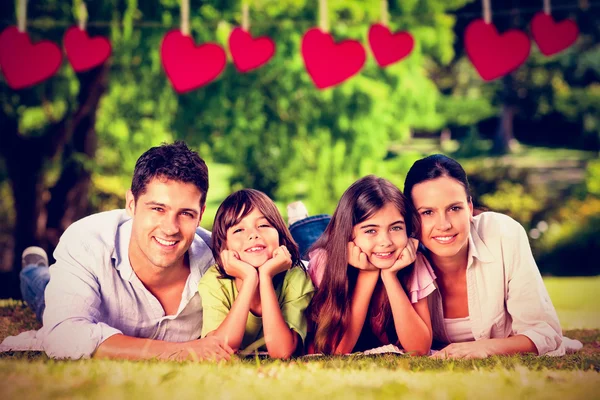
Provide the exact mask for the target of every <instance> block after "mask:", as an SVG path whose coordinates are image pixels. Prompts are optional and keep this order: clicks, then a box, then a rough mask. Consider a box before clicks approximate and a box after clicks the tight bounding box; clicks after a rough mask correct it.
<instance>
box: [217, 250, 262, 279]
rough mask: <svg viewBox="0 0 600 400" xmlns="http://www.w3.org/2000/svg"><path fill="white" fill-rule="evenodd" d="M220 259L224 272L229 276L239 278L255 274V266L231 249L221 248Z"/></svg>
mask: <svg viewBox="0 0 600 400" xmlns="http://www.w3.org/2000/svg"><path fill="white" fill-rule="evenodd" d="M221 261H222V262H223V267H224V268H225V272H226V273H227V275H229V276H233V277H234V278H238V279H241V280H245V279H248V277H250V276H252V275H257V274H258V273H257V272H256V268H254V267H253V266H252V265H250V264H248V263H247V262H244V261H242V260H241V259H240V255H239V254H238V253H237V252H235V251H232V250H223V251H222V252H221Z"/></svg>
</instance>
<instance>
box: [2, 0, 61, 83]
mask: <svg viewBox="0 0 600 400" xmlns="http://www.w3.org/2000/svg"><path fill="white" fill-rule="evenodd" d="M61 63H62V53H61V51H60V48H59V47H58V46H57V45H56V44H55V43H53V42H51V41H49V40H41V41H39V42H36V43H32V42H31V39H30V38H29V34H28V33H27V0H19V3H18V8H17V26H9V27H8V28H6V29H4V30H3V31H2V33H0V69H1V70H2V73H3V75H4V78H5V79H6V83H7V85H8V86H9V87H10V88H11V89H13V90H19V89H25V88H28V87H31V86H34V85H37V84H38V83H41V82H43V81H45V80H46V79H48V78H50V77H52V76H54V75H55V74H56V73H57V72H58V69H59V68H60V65H61Z"/></svg>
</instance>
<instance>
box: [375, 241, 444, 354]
mask: <svg viewBox="0 0 600 400" xmlns="http://www.w3.org/2000/svg"><path fill="white" fill-rule="evenodd" d="M417 246H418V241H417V240H416V239H409V241H408V243H407V245H406V247H405V248H404V249H403V250H402V253H400V256H399V257H398V260H396V262H395V263H394V265H392V267H391V268H389V269H384V270H382V271H381V279H382V281H383V284H384V286H385V290H386V292H387V295H388V298H389V301H390V306H391V308H392V316H393V318H394V327H395V328H396V334H397V335H398V340H399V341H400V345H401V346H402V348H403V349H404V350H405V351H407V352H410V353H413V354H415V355H420V356H422V355H425V354H429V349H430V348H431V341H432V336H433V335H432V330H431V317H430V316H429V307H428V305H427V298H423V299H421V300H419V301H418V302H417V303H415V304H414V305H413V304H411V302H410V300H409V299H408V296H407V295H406V292H405V291H404V288H403V287H402V284H401V283H400V281H399V280H398V275H397V274H398V271H400V270H401V269H403V268H405V267H406V266H408V265H410V264H411V263H412V262H414V261H415V258H416V252H417Z"/></svg>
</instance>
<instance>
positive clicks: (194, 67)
mask: <svg viewBox="0 0 600 400" xmlns="http://www.w3.org/2000/svg"><path fill="white" fill-rule="evenodd" d="M160 56H161V60H162V64H163V68H164V69H165V72H166V74H167V78H169V81H171V84H172V85H173V88H174V89H175V91H177V92H178V93H185V92H189V91H191V90H194V89H197V88H199V87H201V86H204V85H206V84H208V83H210V82H211V81H213V80H214V79H216V78H217V77H218V76H219V74H220V73H221V72H222V71H223V69H224V68H225V64H226V63H227V56H226V55H225V50H223V48H222V47H221V46H219V45H217V44H214V43H204V44H201V45H199V46H196V44H195V43H194V39H192V38H191V37H190V36H185V35H183V34H182V33H181V31H180V30H172V31H169V32H167V34H166V35H165V37H164V38H163V41H162V44H161V46H160Z"/></svg>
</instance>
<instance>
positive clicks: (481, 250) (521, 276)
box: [404, 154, 581, 358]
mask: <svg viewBox="0 0 600 400" xmlns="http://www.w3.org/2000/svg"><path fill="white" fill-rule="evenodd" d="M404 194H405V195H406V196H407V197H408V198H409V200H410V201H411V202H412V204H413V206H414V208H415V210H416V211H417V214H418V215H419V218H420V220H421V235H420V240H421V245H422V246H421V247H422V248H423V247H424V249H423V250H424V251H423V252H424V254H425V257H418V258H417V263H430V264H431V268H432V270H433V273H435V277H436V284H437V287H438V289H439V290H436V291H434V292H433V293H432V295H431V296H430V297H429V307H430V312H431V320H432V328H433V338H434V346H435V345H436V344H437V346H438V348H439V347H442V350H441V351H440V352H438V353H436V354H435V356H434V357H439V358H446V357H449V358H484V357H488V356H491V355H495V354H516V353H534V354H539V355H543V354H547V355H563V354H565V349H566V347H567V349H568V350H575V349H577V348H580V347H581V343H579V342H577V341H573V340H570V339H567V338H563V336H562V332H561V328H560V324H559V321H558V317H557V315H556V311H555V310H554V307H553V306H552V302H551V301H550V297H549V296H548V292H547V290H546V288H545V286H544V283H543V281H542V277H541V275H540V272H539V270H538V268H537V265H536V263H535V260H534V259H533V256H532V253H531V248H530V246H529V241H528V238H527V234H526V233H525V230H524V229H523V227H522V226H521V225H520V224H519V223H518V222H516V221H515V220H513V219H512V218H510V217H508V216H506V215H503V214H498V213H494V212H485V213H481V214H479V215H477V216H473V203H472V199H471V196H470V193H469V183H468V180H467V175H466V173H465V171H464V170H463V168H462V167H461V165H460V164H459V163H458V162H456V161H454V160H453V159H451V158H449V157H446V156H443V155H439V154H437V155H432V156H429V157H426V158H424V159H421V160H419V161H417V162H415V163H414V164H413V166H412V167H411V169H410V171H409V172H408V174H407V176H406V180H405V184H404ZM565 345H567V346H565Z"/></svg>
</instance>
